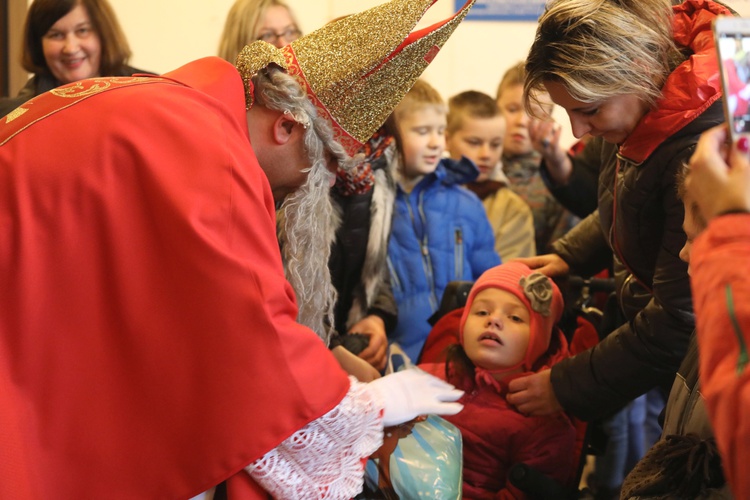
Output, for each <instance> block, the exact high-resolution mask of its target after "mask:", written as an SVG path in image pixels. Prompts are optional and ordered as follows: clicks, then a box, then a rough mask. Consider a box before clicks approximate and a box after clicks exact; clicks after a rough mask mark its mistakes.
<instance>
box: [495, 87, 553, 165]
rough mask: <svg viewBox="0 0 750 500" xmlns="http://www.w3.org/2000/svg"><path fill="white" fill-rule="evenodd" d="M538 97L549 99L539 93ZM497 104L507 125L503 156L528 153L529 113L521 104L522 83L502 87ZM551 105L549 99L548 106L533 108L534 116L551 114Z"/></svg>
mask: <svg viewBox="0 0 750 500" xmlns="http://www.w3.org/2000/svg"><path fill="white" fill-rule="evenodd" d="M539 99H540V100H541V101H547V100H549V99H548V97H547V96H546V95H540V96H539ZM497 105H498V106H499V107H500V111H502V113H503V116H505V121H506V127H507V130H506V133H505V142H504V150H505V156H517V155H524V154H527V153H530V152H531V151H532V149H533V147H532V145H531V141H530V140H529V115H527V114H526V108H524V105H523V85H521V84H518V85H511V86H510V87H507V88H505V89H503V91H502V93H501V94H500V97H498V98H497ZM535 106H536V105H535ZM552 107H553V104H552V101H549V106H545V109H542V108H541V107H539V108H538V109H535V116H536V117H544V116H545V115H549V114H551V113H552Z"/></svg>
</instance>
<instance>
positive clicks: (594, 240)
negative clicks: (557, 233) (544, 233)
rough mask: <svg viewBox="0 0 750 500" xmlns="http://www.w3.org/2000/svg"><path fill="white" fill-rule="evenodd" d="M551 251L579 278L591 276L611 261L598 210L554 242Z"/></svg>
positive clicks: (610, 251)
mask: <svg viewBox="0 0 750 500" xmlns="http://www.w3.org/2000/svg"><path fill="white" fill-rule="evenodd" d="M552 249H553V251H554V252H555V253H556V254H558V255H559V256H560V257H562V259H563V260H564V261H565V262H566V263H567V264H568V265H569V266H570V268H571V272H572V273H574V274H578V275H581V276H586V277H588V276H593V275H594V274H596V273H598V272H599V271H601V270H602V269H605V268H607V267H608V266H609V265H610V263H611V261H612V249H611V248H610V246H609V244H608V243H607V239H606V237H605V236H604V233H603V232H602V226H601V224H600V223H599V211H598V210H597V211H595V212H594V213H592V214H590V215H589V216H588V217H586V218H585V219H583V220H582V221H581V222H579V223H578V225H576V227H574V228H573V229H571V230H570V231H568V234H566V235H565V236H563V237H562V238H560V239H559V240H557V241H556V242H554V243H553V244H552Z"/></svg>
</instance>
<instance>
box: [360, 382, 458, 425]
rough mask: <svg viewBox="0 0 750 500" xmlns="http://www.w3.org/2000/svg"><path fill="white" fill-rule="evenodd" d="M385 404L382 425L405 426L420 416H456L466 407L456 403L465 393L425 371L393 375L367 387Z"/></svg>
mask: <svg viewBox="0 0 750 500" xmlns="http://www.w3.org/2000/svg"><path fill="white" fill-rule="evenodd" d="M367 387H368V388H371V389H374V390H375V391H376V392H377V393H379V394H380V397H381V399H382V401H383V405H384V409H383V426H384V427H389V426H392V425H398V424H403V423H404V422H408V421H409V420H412V419H413V418H415V417H417V416H419V415H427V414H434V415H455V414H456V413H458V412H460V411H461V410H462V409H463V405H462V404H460V403H455V402H454V401H456V400H458V399H459V398H460V397H461V396H463V395H464V391H460V390H458V389H456V388H455V387H454V386H452V385H451V384H449V383H448V382H444V381H442V380H440V379H439V378H437V377H434V376H432V375H430V374H429V373H427V372H424V371H422V370H419V369H416V368H412V369H408V370H402V371H400V372H396V373H391V374H390V375H386V376H385V377H382V378H379V379H377V380H373V381H372V382H370V383H368V384H367Z"/></svg>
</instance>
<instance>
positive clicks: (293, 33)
mask: <svg viewBox="0 0 750 500" xmlns="http://www.w3.org/2000/svg"><path fill="white" fill-rule="evenodd" d="M301 35H302V32H301V31H300V30H298V29H297V28H294V27H290V28H287V29H285V30H284V31H282V32H281V33H276V32H275V31H266V32H265V33H261V35H260V36H259V37H258V40H263V41H264V42H268V43H270V44H272V45H276V42H278V41H279V40H280V39H282V38H283V39H284V41H285V42H286V43H292V42H293V41H295V40H297V39H298V38H299V37H300V36H301Z"/></svg>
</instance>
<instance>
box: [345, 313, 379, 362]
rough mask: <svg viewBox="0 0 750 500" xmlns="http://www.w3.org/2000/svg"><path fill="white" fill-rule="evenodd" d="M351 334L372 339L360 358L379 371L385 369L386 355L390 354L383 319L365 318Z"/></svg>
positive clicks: (375, 317) (351, 329)
mask: <svg viewBox="0 0 750 500" xmlns="http://www.w3.org/2000/svg"><path fill="white" fill-rule="evenodd" d="M349 333H361V334H363V335H367V336H368V337H369V338H370V342H369V343H368V344H367V347H366V348H365V349H364V350H363V351H362V352H360V353H359V357H360V358H362V359H364V360H365V361H367V362H368V363H370V364H371V365H372V366H373V367H375V368H376V369H377V370H380V371H382V370H383V369H384V368H385V364H386V361H388V358H387V357H386V353H387V352H388V338H387V337H386V334H385V323H384V322H383V318H380V317H379V316H375V315H370V316H365V317H364V318H362V319H361V320H359V321H358V322H357V323H355V324H354V325H353V326H352V327H351V328H350V329H349Z"/></svg>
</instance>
